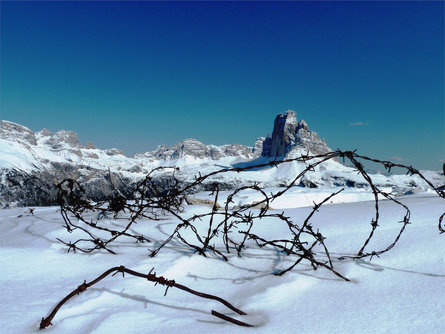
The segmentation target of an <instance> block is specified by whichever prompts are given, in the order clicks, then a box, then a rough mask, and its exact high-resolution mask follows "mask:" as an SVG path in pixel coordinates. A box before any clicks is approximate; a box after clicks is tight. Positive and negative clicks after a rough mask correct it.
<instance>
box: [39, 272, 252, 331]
mask: <svg viewBox="0 0 445 334" xmlns="http://www.w3.org/2000/svg"><path fill="white" fill-rule="evenodd" d="M153 270H154V268H152V269H151V270H150V272H149V273H148V274H143V273H140V272H137V271H134V270H131V269H128V268H126V267H124V266H119V267H113V268H110V269H108V270H106V271H105V272H104V273H103V274H102V275H99V276H98V277H97V278H95V279H94V280H92V281H91V282H88V283H87V282H86V281H84V282H83V283H82V284H81V285H79V286H78V287H77V288H76V289H74V290H73V291H71V292H70V293H69V294H68V295H67V296H66V297H65V298H63V299H62V300H61V301H60V302H59V303H58V304H57V305H56V306H55V307H54V309H53V310H52V311H51V313H50V314H49V315H48V316H47V317H46V318H42V320H41V321H40V327H39V328H40V329H45V328H47V327H49V326H52V325H53V324H52V321H53V319H54V317H55V316H56V314H57V312H58V311H59V310H60V308H61V307H62V306H63V305H64V304H65V303H66V302H67V301H68V300H70V299H71V298H73V297H75V296H77V295H78V294H80V293H82V292H84V291H86V290H87V289H88V288H89V287H91V286H93V285H95V284H97V283H98V282H100V281H101V280H103V279H104V278H106V277H107V276H109V275H111V274H112V276H114V275H116V274H117V273H122V276H124V274H125V273H127V274H129V275H131V276H136V277H141V278H144V279H147V280H148V281H151V282H154V283H155V285H157V284H159V285H163V286H165V287H166V289H165V293H164V296H166V295H167V291H168V289H169V288H177V289H180V290H183V291H186V292H188V293H191V294H193V295H195V296H198V297H201V298H206V299H212V300H216V301H218V302H220V303H221V304H223V305H225V306H226V307H228V308H229V309H231V310H232V311H234V312H236V313H238V314H240V315H246V313H245V312H244V311H241V310H240V309H238V308H236V307H235V306H233V305H232V304H230V303H229V302H228V301H226V300H225V299H223V298H220V297H218V296H214V295H211V294H207V293H204V292H199V291H196V290H193V289H190V288H189V287H187V286H185V285H182V284H179V283H177V282H175V280H169V279H167V278H165V277H163V276H156V273H155V272H153ZM214 312H215V311H213V310H212V312H211V314H212V315H215V316H217V317H219V318H221V319H224V320H226V321H229V322H231V323H233V324H236V325H238V326H245V327H254V326H252V325H250V324H247V323H245V322H242V321H239V320H236V319H233V318H232V317H229V316H227V315H222V314H221V313H218V312H216V313H217V314H214Z"/></svg>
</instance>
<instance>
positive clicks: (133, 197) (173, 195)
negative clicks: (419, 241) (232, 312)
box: [57, 150, 445, 281]
mask: <svg viewBox="0 0 445 334" xmlns="http://www.w3.org/2000/svg"><path fill="white" fill-rule="evenodd" d="M339 159H341V160H343V162H344V163H345V161H346V162H348V163H349V164H351V165H352V166H353V168H354V170H355V171H356V172H357V174H358V175H359V176H361V177H362V178H363V180H364V182H365V184H367V186H368V187H369V189H370V190H371V192H372V194H373V199H374V215H373V217H372V219H371V222H370V225H371V229H370V232H369V234H368V236H367V238H366V239H365V240H364V242H363V244H362V246H361V247H360V249H359V250H358V251H357V253H356V254H355V255H352V256H348V257H350V258H364V257H370V258H372V257H374V256H379V255H381V254H383V253H385V252H388V251H389V250H391V249H392V248H393V247H394V246H395V245H396V243H397V242H398V241H399V239H400V237H401V235H402V234H403V232H404V231H405V229H406V226H407V225H408V224H410V223H411V221H410V216H411V211H410V209H409V208H408V206H407V205H406V204H404V203H402V202H401V201H400V200H399V199H397V198H396V197H395V196H394V195H392V194H391V193H390V192H387V191H385V189H383V188H382V187H380V186H378V185H376V184H375V182H374V181H373V179H372V177H371V175H369V174H368V173H367V172H366V170H365V168H364V165H363V162H364V161H368V162H373V163H376V164H379V165H381V166H383V167H384V168H385V169H386V171H388V173H389V172H390V171H391V169H393V168H395V167H397V168H400V169H402V170H405V171H406V173H407V175H410V176H415V175H416V176H418V177H419V178H420V179H422V180H423V181H424V182H425V183H426V184H427V186H428V187H429V188H430V189H432V190H433V191H435V192H436V193H437V195H438V196H440V197H441V198H444V199H445V192H444V191H443V190H441V188H439V187H436V186H434V185H433V184H432V183H431V181H429V180H428V179H427V178H426V177H425V176H424V175H423V174H422V173H420V172H419V171H418V170H417V169H415V168H413V167H412V166H407V165H403V164H399V163H393V162H390V161H384V160H378V159H373V158H369V157H366V156H363V155H359V154H357V153H356V151H340V150H337V151H335V152H329V153H325V154H319V155H309V154H303V155H300V156H298V157H295V158H291V159H283V160H273V161H269V162H267V163H263V164H255V165H248V166H245V167H233V168H225V169H220V170H216V171H213V172H211V173H208V174H205V175H201V173H198V175H196V176H195V178H194V180H193V181H192V182H189V183H184V182H181V181H180V180H179V178H178V177H177V176H176V173H177V172H178V170H179V169H178V168H175V167H158V168H155V169H153V170H152V171H151V172H150V173H149V174H148V175H147V176H146V177H145V178H144V179H143V180H141V181H139V182H138V183H137V184H136V186H135V187H134V190H133V191H132V192H127V195H126V196H124V195H122V193H121V192H119V190H118V189H115V192H114V194H113V196H111V197H110V198H109V199H108V200H105V201H100V202H93V201H91V200H89V199H88V198H87V197H86V195H85V190H84V189H83V187H82V186H81V185H80V184H79V183H78V182H77V181H76V180H73V179H65V180H63V181H62V182H61V183H59V184H58V185H57V188H58V194H57V201H58V203H59V206H60V209H61V214H62V217H63V220H64V222H65V228H66V229H67V231H68V232H73V231H75V230H77V231H80V232H82V233H83V234H84V237H82V238H79V239H77V240H76V241H74V242H71V241H69V242H67V241H63V240H61V239H58V240H59V241H61V242H62V243H63V244H65V245H66V246H67V247H68V252H70V251H71V250H72V251H73V252H75V251H80V252H85V253H90V252H93V251H97V250H101V249H102V250H105V251H107V252H109V253H112V254H115V253H116V252H115V251H114V250H113V249H112V245H113V242H114V241H116V240H117V239H118V238H120V237H122V236H125V237H129V238H132V239H134V240H135V242H145V243H150V242H151V240H150V238H149V237H147V236H144V235H143V234H138V233H136V232H134V231H133V229H132V227H133V226H134V225H135V224H136V223H137V222H138V221H140V220H144V221H147V222H148V223H150V221H159V220H161V219H165V218H166V217H169V218H173V219H175V220H176V221H177V225H176V227H175V228H174V230H173V232H171V233H170V234H169V235H168V236H167V237H166V239H165V240H164V241H162V242H161V243H160V245H157V246H155V247H154V248H152V249H151V250H150V256H152V257H153V256H156V254H158V253H159V252H160V251H161V250H162V249H163V248H164V247H165V246H166V245H168V244H169V243H170V242H171V241H172V240H173V239H174V238H176V239H177V240H179V241H180V242H182V243H183V244H184V245H186V246H187V247H189V248H190V249H193V250H194V251H195V252H197V253H198V254H200V255H203V256H205V257H207V256H208V255H209V253H213V254H214V255H215V256H219V257H221V258H222V259H224V260H225V261H229V257H228V254H229V253H231V252H235V253H236V254H237V255H238V256H242V255H243V252H244V250H245V249H246V248H247V247H248V244H253V245H256V246H257V247H260V248H263V247H274V248H276V249H278V250H280V251H281V252H283V253H285V254H286V255H288V256H290V257H292V258H294V259H295V260H294V261H293V264H292V265H291V266H289V267H288V268H286V269H283V270H282V271H280V272H277V273H275V274H276V275H283V274H285V273H286V272H288V271H290V270H292V269H293V268H294V267H295V266H296V265H298V264H299V263H301V262H302V261H303V260H305V261H308V262H309V264H310V265H311V266H312V268H314V269H317V268H319V267H324V268H326V269H328V270H330V271H331V272H332V273H334V274H335V275H336V276H338V277H341V278H342V279H344V280H346V281H347V280H348V279H347V278H346V277H344V276H343V275H341V274H340V273H339V272H337V271H336V270H335V269H334V265H333V261H332V259H331V255H330V252H329V250H328V248H327V246H326V244H325V242H324V240H325V239H326V238H325V237H324V236H323V234H322V233H321V232H320V231H319V230H318V229H315V228H314V227H313V225H312V224H311V218H312V217H313V215H314V214H315V213H316V212H318V211H319V209H320V208H321V207H322V206H323V205H324V204H326V203H328V202H329V201H330V200H331V199H332V198H333V197H335V196H336V195H338V194H339V193H340V192H342V191H343V190H344V188H341V189H340V190H338V191H335V192H333V193H331V194H330V195H328V196H326V197H325V198H324V199H323V200H322V201H320V202H319V203H315V202H314V205H313V208H312V211H311V212H310V213H309V214H308V215H307V216H306V218H305V219H304V220H303V221H302V222H301V223H298V222H295V221H293V220H292V219H291V218H290V217H287V216H285V214H284V212H282V213H278V212H277V210H273V209H271V207H270V204H271V202H273V201H274V200H276V199H278V198H279V197H281V196H283V195H284V194H285V193H286V192H287V191H289V189H291V188H292V187H294V186H296V185H299V184H300V182H301V180H302V178H303V176H305V175H306V174H307V173H308V172H314V171H315V170H316V169H315V168H316V167H317V166H320V165H322V164H323V163H325V162H326V161H329V160H339ZM292 162H300V163H302V164H303V166H305V167H304V169H303V170H302V171H301V172H300V173H299V174H298V175H297V176H295V177H294V178H293V179H292V180H290V181H289V182H288V183H287V184H285V185H284V186H283V187H281V188H280V189H279V190H278V191H276V192H275V193H270V194H268V193H266V191H265V189H263V188H262V187H260V185H259V184H258V183H253V184H250V185H242V186H239V187H237V188H235V189H232V190H231V191H230V192H229V194H228V196H227V198H226V200H225V201H224V204H223V205H219V203H218V201H219V200H220V187H219V184H218V183H213V184H212V185H211V189H212V192H211V194H210V196H211V197H212V200H211V201H210V203H212V205H211V208H210V209H209V211H207V212H204V213H200V214H194V215H192V216H191V217H187V216H186V214H185V212H184V206H185V205H186V203H187V199H188V197H187V196H188V195H189V194H190V193H191V192H192V191H193V190H194V189H202V188H203V185H204V184H205V183H206V182H209V181H211V180H212V178H213V177H214V176H221V175H222V174H225V173H230V172H236V173H241V172H246V171H249V170H257V169H261V168H270V167H278V166H279V165H282V164H289V163H292ZM168 171H170V177H169V178H168V180H167V182H165V180H163V181H162V182H161V181H160V178H162V176H163V175H164V176H165V173H166V172H168ZM156 175H158V176H156ZM110 179H111V177H110ZM243 191H253V192H255V193H257V194H258V195H259V196H260V200H259V201H255V202H253V203H250V204H245V205H241V206H236V205H234V198H235V197H236V196H237V195H238V194H240V193H241V192H243ZM381 198H383V199H386V200H389V201H391V202H393V203H394V204H396V205H397V206H399V207H400V208H402V209H403V211H404V215H403V217H402V218H401V220H400V223H401V227H400V229H399V231H398V234H397V235H396V237H395V239H394V240H393V241H392V242H391V243H390V244H389V245H387V246H386V247H384V248H382V249H378V250H368V248H369V243H370V241H371V239H373V237H374V236H375V232H376V230H377V229H378V227H379V222H380V201H381ZM108 214H112V215H113V219H114V221H115V222H122V224H117V227H116V224H114V225H111V224H109V223H108V224H107V222H108V220H107V219H103V220H101V218H103V217H104V216H107V215H108ZM444 216H445V213H444V214H443V215H442V216H440V217H439V222H438V226H439V231H440V233H443V232H445V229H444V226H443V218H444ZM94 217H95V218H94ZM266 218H267V219H273V220H276V221H279V222H282V223H284V224H285V226H286V227H287V231H288V235H287V237H285V238H282V239H276V240H269V237H268V236H267V235H266V236H260V235H257V234H255V233H253V232H252V231H253V229H254V225H255V223H256V222H258V221H259V220H261V219H266ZM74 221H75V222H74ZM197 221H206V222H207V224H208V225H207V227H206V231H207V232H206V234H205V235H201V234H200V232H199V229H198V228H197V227H196V226H195V225H196V223H197ZM112 226H114V227H112ZM185 231H188V232H187V233H184V232H185ZM190 231H191V233H190ZM104 234H106V235H108V237H106V236H105V237H104ZM218 243H220V244H221V243H222V245H223V247H222V248H221V247H218V246H216V245H217V244H218ZM322 259H323V260H322Z"/></svg>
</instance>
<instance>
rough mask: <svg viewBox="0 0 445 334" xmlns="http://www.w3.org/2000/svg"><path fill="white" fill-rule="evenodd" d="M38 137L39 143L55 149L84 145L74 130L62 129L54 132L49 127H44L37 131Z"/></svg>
mask: <svg viewBox="0 0 445 334" xmlns="http://www.w3.org/2000/svg"><path fill="white" fill-rule="evenodd" d="M36 137H37V141H38V143H39V144H41V145H46V146H49V147H50V148H52V149H54V150H57V149H63V148H71V149H78V148H82V147H83V146H82V144H81V143H80V141H79V138H78V137H77V134H76V133H75V132H74V131H69V130H60V131H57V132H56V133H52V132H51V131H49V130H48V129H43V130H41V131H39V132H37V133H36Z"/></svg>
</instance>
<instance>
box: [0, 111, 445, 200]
mask: <svg viewBox="0 0 445 334" xmlns="http://www.w3.org/2000/svg"><path fill="white" fill-rule="evenodd" d="M0 125H1V126H0V177H1V183H0V207H15V206H26V205H28V206H29V205H54V204H55V202H54V198H55V188H54V184H56V183H58V182H60V181H61V180H63V179H65V178H75V179H77V180H78V181H80V182H81V183H83V184H85V186H86V187H88V189H89V195H90V196H92V197H94V198H98V199H99V198H101V197H104V196H105V197H106V196H107V195H108V194H110V192H112V191H113V187H114V186H118V187H120V188H119V189H120V190H122V191H124V192H125V191H126V190H128V189H130V187H131V186H132V185H134V184H135V183H136V182H137V181H138V180H140V179H142V178H143V177H145V175H146V174H147V173H149V172H150V171H151V170H152V169H154V168H157V167H160V166H172V167H178V168H179V172H178V173H177V174H176V175H175V177H178V178H179V179H180V180H182V181H184V182H192V181H193V180H194V176H195V175H197V174H198V173H201V174H202V175H204V174H207V173H210V172H213V171H215V170H219V169H221V168H232V167H236V166H243V165H246V164H247V165H253V164H261V163H267V162H268V161H270V160H281V159H284V158H293V157H297V156H299V155H302V154H308V153H309V154H314V155H317V154H326V153H329V152H332V150H331V149H330V148H329V147H328V146H327V144H326V142H325V141H324V140H323V139H320V137H319V136H318V134H317V133H315V132H313V131H311V130H309V127H308V125H307V123H306V122H305V121H303V120H300V121H297V118H296V114H295V112H294V111H291V110H288V111H287V112H286V113H285V114H279V115H278V116H277V117H276V119H275V122H274V127H273V131H272V136H268V137H267V138H264V137H260V138H258V139H257V141H256V142H255V144H254V146H253V147H248V146H244V145H240V144H229V145H221V146H215V145H205V144H203V143H201V142H200V141H198V140H195V139H185V140H184V141H182V142H180V143H178V144H176V145H172V146H166V145H161V146H159V147H158V148H157V149H156V150H155V151H152V152H146V153H141V154H135V155H133V156H132V157H128V156H125V155H124V154H123V153H122V152H121V151H119V150H118V149H115V148H114V149H107V150H101V149H98V148H96V147H95V146H94V145H93V144H92V143H87V144H86V145H82V144H81V143H80V141H79V139H78V137H77V134H76V133H75V132H73V131H67V130H61V131H58V132H55V133H52V132H51V131H49V130H47V129H43V130H41V131H38V132H36V133H34V132H33V131H31V130H30V129H29V128H27V127H25V126H23V125H20V124H16V123H13V122H9V121H1V122H0ZM305 167H306V166H305V164H304V163H301V162H296V161H294V162H291V163H286V164H282V165H280V166H278V168H275V167H274V168H263V169H260V170H251V171H248V172H243V173H223V174H219V175H217V176H215V177H213V178H210V179H209V180H208V182H212V183H214V182H217V183H219V184H221V185H222V189H231V188H233V187H235V186H239V185H240V184H251V183H253V182H256V183H259V184H260V185H261V186H263V187H276V186H281V185H284V184H286V183H288V182H289V181H290V180H292V179H294V178H295V177H296V176H297V175H298V174H299V173H300V172H301V171H302V170H303V169H304V168H305ZM426 176H427V177H428V179H430V180H431V181H432V182H433V183H434V184H435V185H437V186H440V185H443V184H445V179H444V177H443V175H441V174H440V173H438V172H430V171H427V172H426ZM110 177H111V180H110V179H109V178H110ZM166 177H168V176H166ZM372 178H373V182H375V183H376V184H377V185H379V186H385V187H393V188H394V191H395V193H400V194H403V193H406V192H408V191H411V192H415V191H419V190H420V191H424V190H426V188H427V187H425V184H424V182H423V181H422V180H420V179H419V178H416V177H410V176H404V175H392V176H389V177H388V176H384V175H381V174H374V175H372ZM298 185H299V186H303V187H319V188H320V187H322V188H325V187H328V188H332V187H342V186H346V187H353V188H360V187H362V186H363V185H364V182H363V179H362V177H361V176H359V175H357V173H356V172H355V171H354V170H353V169H352V168H350V167H346V166H344V165H342V164H341V163H339V162H337V161H334V160H329V161H326V162H325V163H323V164H322V165H320V166H317V167H316V169H315V170H314V171H313V172H310V173H307V174H306V175H305V176H304V177H303V178H302V179H301V180H300V183H299V184H298ZM200 190H205V189H200Z"/></svg>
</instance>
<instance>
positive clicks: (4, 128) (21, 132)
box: [0, 121, 37, 145]
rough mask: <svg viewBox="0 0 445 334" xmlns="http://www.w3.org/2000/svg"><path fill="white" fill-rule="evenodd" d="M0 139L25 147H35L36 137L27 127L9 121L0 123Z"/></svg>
mask: <svg viewBox="0 0 445 334" xmlns="http://www.w3.org/2000/svg"><path fill="white" fill-rule="evenodd" d="M0 138H2V139H6V140H11V141H15V142H18V143H21V144H25V145H36V144H37V142H36V136H35V135H34V132H32V131H31V130H30V129H28V128H27V127H24V126H23V125H20V124H16V123H13V122H9V121H0Z"/></svg>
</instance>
